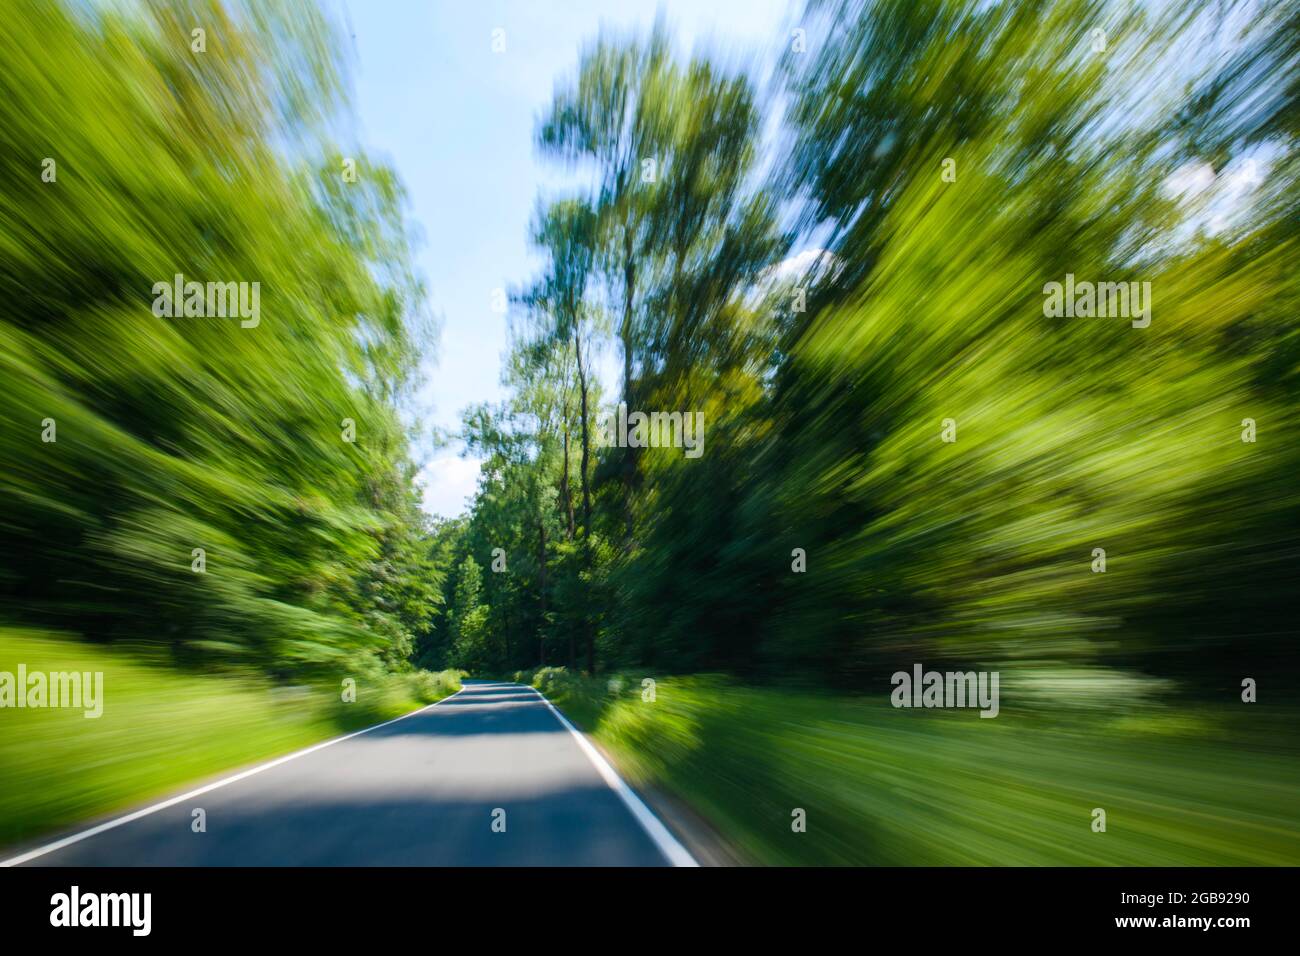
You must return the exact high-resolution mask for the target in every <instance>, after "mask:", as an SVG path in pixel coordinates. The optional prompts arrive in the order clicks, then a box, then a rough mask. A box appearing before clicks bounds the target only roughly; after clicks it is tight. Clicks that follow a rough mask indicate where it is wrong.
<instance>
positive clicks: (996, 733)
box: [546, 675, 1300, 866]
mask: <svg viewBox="0 0 1300 956" xmlns="http://www.w3.org/2000/svg"><path fill="white" fill-rule="evenodd" d="M549 686H551V687H552V688H553V690H548V691H546V693H547V696H548V697H550V698H551V699H552V700H553V701H555V702H556V703H557V705H558V706H560V707H561V708H562V709H563V710H564V711H565V713H566V714H568V715H569V716H571V717H572V718H573V719H575V720H577V721H578V722H579V723H580V724H581V725H582V726H583V728H584V729H585V730H587V731H588V732H589V733H592V734H593V735H594V736H595V738H596V739H597V740H598V741H599V742H600V743H601V744H602V745H604V746H605V747H606V748H607V749H608V750H609V751H610V752H611V753H612V754H614V755H615V756H616V757H617V759H618V761H619V768H620V770H621V771H623V772H624V773H625V774H626V775H627V776H628V777H629V779H630V780H631V782H633V783H634V784H636V785H641V786H653V787H656V788H665V789H670V790H672V791H674V792H675V793H676V794H677V795H678V796H679V797H681V798H684V799H685V800H686V801H687V802H689V803H690V804H691V805H692V806H693V807H694V808H695V809H696V810H698V811H699V812H701V813H703V814H704V815H705V816H706V817H707V818H708V819H709V820H710V822H712V823H713V824H714V826H715V827H716V828H717V829H718V831H719V832H720V833H721V834H722V836H723V837H724V838H725V839H726V840H727V842H728V844H729V845H730V846H732V847H734V848H735V849H736V850H738V851H739V852H740V853H741V854H742V855H743V857H745V858H746V859H748V860H751V861H754V862H757V863H763V864H771V865H785V866H790V865H819V866H828V865H855V866H864V865H883V866H926V865H929V866H1045V865H1046V866H1061V865H1068V866H1209V865H1213V866H1224V865H1236V866H1294V865H1295V864H1296V862H1297V860H1300V840H1297V838H1296V830H1295V827H1294V826H1293V823H1294V819H1295V813H1294V807H1293V806H1292V801H1291V799H1290V796H1291V794H1292V793H1293V792H1294V789H1295V787H1296V786H1298V785H1300V776H1298V775H1297V766H1300V765H1298V764H1297V763H1296V760H1295V757H1296V737H1295V733H1294V725H1295V717H1296V715H1295V713H1294V712H1293V710H1291V709H1288V708H1285V707H1280V706H1279V707H1270V708H1269V709H1268V710H1267V712H1264V713H1255V714H1253V715H1252V716H1251V717H1250V718H1249V719H1248V720H1247V719H1245V718H1243V717H1242V716H1241V711H1240V709H1239V708H1233V707H1232V706H1231V705H1223V706H1215V707H1212V708H1208V709H1207V708H1204V707H1201V708H1198V709H1197V710H1196V711H1190V710H1186V709H1173V710H1162V711H1157V712H1150V711H1148V712H1147V713H1146V716H1145V717H1142V718H1140V719H1139V718H1136V717H1127V716H1115V715H1113V714H1108V713H1106V712H1101V713H1095V714H1091V715H1075V716H1071V717H1069V718H1062V719H1056V720H1045V719H1044V718H1043V717H1042V715H1040V714H1036V713H1033V712H1030V711H1016V710H1014V709H1013V710H1012V711H1009V712H1006V713H1003V714H1002V715H1001V716H999V718H998V719H997V720H980V719H979V718H978V717H976V716H975V715H974V714H972V713H970V712H969V711H949V712H943V711H898V710H894V709H893V708H891V707H890V706H889V704H888V702H887V700H886V698H885V696H883V695H882V696H880V697H878V698H864V697H861V696H853V697H844V696H831V695H826V694H819V693H794V692H790V691H779V690H773V689H757V688H747V687H741V686H738V685H736V684H735V683H734V682H733V681H731V680H729V679H726V678H722V677H717V676H696V677H688V678H667V679H660V680H659V681H658V684H657V688H656V696H655V701H654V702H653V703H647V702H645V701H643V700H642V699H641V697H640V695H638V694H632V693H627V692H622V693H619V692H614V691H612V690H611V688H610V686H609V685H608V683H607V682H606V681H604V680H603V679H602V680H584V679H581V678H577V677H574V676H572V675H569V676H567V677H566V678H564V679H563V680H558V681H556V680H553V681H551V682H550V685H549ZM633 686H636V685H635V683H634V684H633ZM1244 735H1251V736H1252V737H1253V738H1254V743H1252V744H1251V745H1250V746H1249V747H1242V746H1241V745H1240V740H1241V739H1242V737H1243V736H1244ZM1243 780H1251V781H1256V783H1255V784H1254V785H1252V786H1242V785H1241V782H1242V781H1243ZM1083 795H1086V797H1085V796H1083ZM1097 806H1101V807H1103V808H1104V809H1105V810H1106V812H1107V816H1108V826H1109V828H1110V830H1109V831H1108V834H1107V835H1103V834H1098V833H1094V832H1092V830H1091V827H1090V823H1091V817H1090V813H1091V811H1092V808H1093V807H1097ZM796 808H797V809H802V810H804V811H805V814H806V829H805V831H804V832H802V833H796V832H795V831H794V830H793V829H792V823H793V822H794V818H793V816H792V813H793V811H794V810H795V809H796ZM1112 834H1113V836H1114V837H1116V838H1115V839H1112V838H1111V836H1112ZM1121 834H1122V836H1120V835H1121Z"/></svg>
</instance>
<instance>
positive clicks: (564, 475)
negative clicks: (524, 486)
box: [560, 409, 573, 541]
mask: <svg viewBox="0 0 1300 956" xmlns="http://www.w3.org/2000/svg"><path fill="white" fill-rule="evenodd" d="M560 500H561V501H562V502H563V503H564V515H565V518H566V519H567V520H568V531H569V540H570V541H572V540H573V495H571V494H570V493H569V419H568V410H567V409H566V410H565V418H564V470H563V471H561V472H560Z"/></svg>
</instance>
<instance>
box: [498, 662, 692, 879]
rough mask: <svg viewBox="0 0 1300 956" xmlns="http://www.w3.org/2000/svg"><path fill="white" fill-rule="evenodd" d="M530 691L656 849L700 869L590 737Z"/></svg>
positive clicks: (680, 863) (677, 863)
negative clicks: (574, 743) (607, 785)
mask: <svg viewBox="0 0 1300 956" xmlns="http://www.w3.org/2000/svg"><path fill="white" fill-rule="evenodd" d="M519 686H520V687H527V686H528V685H526V684H520V685H519ZM528 689H529V690H531V691H532V692H533V693H534V694H536V695H537V696H538V697H540V698H541V699H542V703H544V704H545V705H546V706H547V707H549V708H550V710H551V713H552V714H554V715H555V719H556V720H558V721H559V722H560V723H561V724H563V725H564V726H565V728H567V729H568V731H569V733H571V734H573V739H574V740H576V741H577V742H578V746H579V747H581V748H582V752H583V753H585V754H586V755H587V759H588V760H590V761H591V762H592V764H593V765H594V766H595V768H596V771H597V772H598V773H599V774H600V775H601V777H602V778H603V779H604V781H605V782H606V783H607V784H609V788H610V789H611V790H613V791H614V792H615V793H616V794H618V797H619V799H620V800H622V801H623V804H624V805H625V806H626V807H627V808H628V809H629V810H630V811H632V816H634V817H636V822H637V823H639V824H641V829H643V830H645V832H646V834H647V835H648V836H649V837H650V839H651V840H653V841H654V845H655V846H656V847H658V848H659V852H660V853H662V854H663V855H664V856H665V857H666V858H667V859H668V862H669V863H670V864H671V865H673V866H699V865H700V864H699V863H698V862H696V860H695V857H693V856H691V854H690V853H689V852H688V851H687V849H686V847H684V846H682V845H681V843H679V842H678V841H677V838H676V837H675V836H673V835H672V834H671V833H669V832H668V828H667V827H666V826H664V825H663V824H662V823H660V822H659V818H658V817H657V816H655V815H654V812H653V811H651V809H650V808H649V807H647V806H646V805H645V803H644V801H642V799H641V798H640V797H638V796H637V795H636V792H635V791H633V789H632V788H631V787H629V786H628V785H627V784H626V783H624V782H623V778H622V777H620V776H619V775H618V772H617V771H616V770H615V769H614V768H613V767H611V766H610V765H609V761H608V760H606V759H605V758H604V757H602V756H601V754H600V751H599V750H597V749H596V748H595V747H593V746H592V745H591V741H589V740H588V739H587V738H586V735H584V734H583V733H582V731H580V730H579V729H578V728H577V727H575V726H573V724H571V723H569V719H568V718H567V717H565V716H564V715H563V714H562V713H560V711H559V709H558V708H557V707H556V706H555V705H554V704H552V703H551V702H550V701H549V700H547V699H546V695H545V694H543V693H542V692H541V691H540V690H538V689H537V688H536V687H528Z"/></svg>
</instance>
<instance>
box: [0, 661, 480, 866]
mask: <svg viewBox="0 0 1300 956" xmlns="http://www.w3.org/2000/svg"><path fill="white" fill-rule="evenodd" d="M464 689H465V688H464V687H463V686H462V687H461V689H460V690H458V691H456V693H455V694H448V695H447V696H446V697H444V698H442V700H435V701H434V702H433V703H432V704H426V705H425V706H423V707H421V708H420V709H419V710H413V711H411V712H410V713H409V714H402V716H401V717H394V718H393V719H392V720H386V721H384V722H383V723H382V724H375V725H374V726H373V727H366V728H363V729H362V730H354V731H353V732H352V733H350V734H344V735H343V736H342V737H335V738H334V739H333V740H325V741H322V742H321V743H318V744H313V745H312V746H310V747H307V748H305V749H303V750H295V751H294V752H293V753H291V754H285V755H284V756H283V757H277V758H276V759H274V760H271V761H268V762H267V763H263V764H258V765H257V766H256V767H250V768H249V769H247V770H245V771H242V772H241V773H237V774H235V775H234V776H231V777H226V778H225V779H223V780H217V781H215V782H213V783H210V784H207V785H206V786H203V787H199V788H198V789H197V790H190V791H189V792H188V793H182V794H180V795H179V796H175V797H172V798H171V799H169V800H164V801H162V802H161V803H155V804H153V805H152V806H148V807H144V808H143V809H140V810H136V811H135V812H134V813H128V814H126V815H125V816H120V817H116V818H115V819H112V820H109V821H107V822H105V823H101V824H99V825H98V826H94V827H91V828H90V829H88V830H82V831H81V832H80V833H74V834H72V835H71V836H66V837H64V838H63V839H61V840H55V841H54V842H53V843H47V844H45V846H39V847H37V848H36V849H34V850H28V851H27V852H26V853H20V854H19V855H18V856H15V857H10V858H9V859H7V860H0V867H6V866H19V865H20V864H23V863H27V862H28V861H30V860H34V859H36V858H37V857H40V856H45V854H47V853H53V852H54V851H55V850H62V849H63V848H64V847H65V846H72V844H74V843H80V842H81V841H82V840H88V839H90V838H91V837H93V836H98V835H99V834H101V833H104V832H105V831H107V830H112V829H115V828H116V827H120V826H122V825H123V824H127V823H130V822H132V821H133V820H139V819H140V818H141V817H147V816H149V814H151V813H157V812H158V811H159V810H165V809H167V808H168V807H174V806H176V804H178V803H183V802H185V801H186V800H190V799H192V798H194V797H197V796H201V795H202V794H205V793H208V792H210V791H212V790H216V789H217V788H218V787H224V786H226V784H230V783H236V782H238V781H240V780H244V779H247V778H248V777H251V776H253V774H257V773H261V772H262V771H263V770H270V769H271V768H272V767H278V766H280V764H283V763H288V762H289V761H290V760H297V759H298V758H299V757H305V756H307V754H310V753H315V752H316V751H318V750H324V749H325V748H326V747H330V746H333V745H334V744H338V743H342V742H343V741H345V740H351V739H352V738H353V737H360V736H361V735H362V734H368V733H370V732H371V731H372V730H378V729H379V728H380V727H387V726H389V725H390V724H395V723H397V722H398V721H399V720H405V719H406V718H407V717H414V716H415V715H416V714H422V713H424V712H425V711H426V710H428V709H429V708H430V707H437V706H438V705H439V704H441V703H442V701H443V700H451V699H452V698H453V697H455V696H456V694H459V693H460V692H461V691H463V690H464Z"/></svg>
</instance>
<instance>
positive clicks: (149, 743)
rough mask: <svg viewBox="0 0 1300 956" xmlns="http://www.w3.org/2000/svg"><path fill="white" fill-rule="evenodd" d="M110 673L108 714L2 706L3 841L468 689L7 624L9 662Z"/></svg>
mask: <svg viewBox="0 0 1300 956" xmlns="http://www.w3.org/2000/svg"><path fill="white" fill-rule="evenodd" d="M19 664H24V665H26V668H27V671H28V673H31V672H35V671H43V672H50V671H55V672H66V671H92V672H94V671H101V672H103V675H104V690H103V697H104V704H103V714H102V715H101V716H100V717H98V718H88V717H86V716H84V715H83V712H82V711H81V710H73V709H63V708H42V709H31V708H24V709H15V708H12V707H4V708H0V847H4V846H10V845H13V844H16V843H19V842H25V841H27V840H31V839H34V838H36V837H38V836H40V835H41V834H44V833H47V832H49V831H52V830H57V829H59V828H61V827H65V826H68V825H71V824H74V823H77V822H79V821H82V820H84V819H86V818H89V817H94V816H97V815H99V814H103V813H107V812H110V811H115V810H119V809H123V808H125V807H129V806H131V805H134V804H137V803H140V802H142V801H145V800H147V799H149V798H152V797H156V796H158V795H160V794H163V793H166V792H168V791H171V790H175V789H177V788H180V787H182V786H184V785H186V784H188V783H190V782H192V781H195V780H198V779H202V778H204V777H209V776H212V775H215V774H218V773H221V772H223V771H228V770H231V769H233V768H236V767H240V766H243V765H246V764H250V763H256V762H259V761H262V760H265V759H269V758H272V757H276V756H280V755H282V754H285V753H289V752H291V751H293V750H297V749H299V748H301V747H306V746H309V745H311V744H314V743H318V742H320V741H321V740H326V739H328V738H330V737H334V736H337V735H338V734H340V733H342V732H344V731H347V730H353V729H359V728H361V727H366V726H369V725H371V724H374V723H377V722H379V721H382V720H386V719H390V718H392V717H396V716H399V715H401V714H403V713H407V712H409V711H411V710H413V709H415V708H416V707H419V706H420V705H421V704H427V703H432V702H433V701H435V700H439V699H441V698H442V697H445V696H447V695H448V694H451V693H454V692H455V691H456V690H458V689H459V687H460V675H459V674H458V673H457V672H454V671H446V672H443V673H442V674H431V673H428V672H423V671H422V672H417V673H413V674H404V675H396V676H393V675H387V676H382V675H381V676H369V677H366V676H354V679H355V680H356V700H355V702H353V703H346V704H345V703H343V702H342V693H341V689H342V679H341V678H340V680H339V681H338V682H336V683H330V684H313V685H306V686H301V687H294V688H273V687H272V686H271V685H270V684H268V683H267V682H266V681H265V680H264V679H261V678H259V677H255V676H242V677H241V676H232V675H227V676H218V675H212V674H187V673H184V672H178V671H176V670H174V669H171V668H167V667H163V666H156V665H153V664H150V663H148V662H147V661H145V660H144V659H143V658H141V657H139V656H132V655H129V654H124V653H120V652H115V651H112V650H108V649H105V648H103V647H99V646H95V645H90V644H85V643H82V642H80V641H75V640H70V639H61V638H59V637H58V636H56V635H50V634H39V633H34V632H32V631H19V630H13V629H3V628H0V672H8V673H11V674H16V673H17V671H18V665H19Z"/></svg>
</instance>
